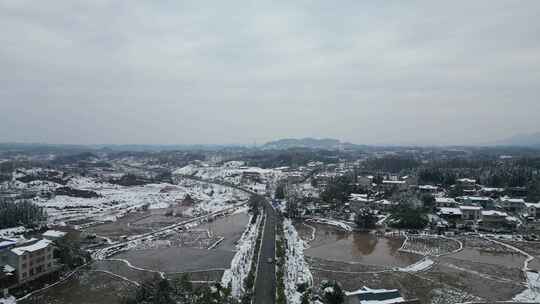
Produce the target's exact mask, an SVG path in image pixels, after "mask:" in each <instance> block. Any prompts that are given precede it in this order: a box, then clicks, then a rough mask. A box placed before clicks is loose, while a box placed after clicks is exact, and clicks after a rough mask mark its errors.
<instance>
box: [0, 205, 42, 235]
mask: <svg viewBox="0 0 540 304" xmlns="http://www.w3.org/2000/svg"><path fill="white" fill-rule="evenodd" d="M46 219H47V213H46V212H45V210H43V208H42V207H39V206H37V205H36V204H34V203H32V202H31V201H29V200H23V201H17V202H15V201H13V200H10V199H1V200H0V229H4V228H12V227H17V226H25V227H28V226H34V225H36V224H39V223H40V222H42V221H45V220H46Z"/></svg>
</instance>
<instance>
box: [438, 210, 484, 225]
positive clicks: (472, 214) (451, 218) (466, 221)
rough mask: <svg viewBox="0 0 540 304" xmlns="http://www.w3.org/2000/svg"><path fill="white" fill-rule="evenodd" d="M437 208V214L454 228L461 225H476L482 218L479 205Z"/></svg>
mask: <svg viewBox="0 0 540 304" xmlns="http://www.w3.org/2000/svg"><path fill="white" fill-rule="evenodd" d="M438 209H439V210H438V212H437V215H438V216H440V217H441V218H443V219H445V220H446V221H448V223H451V224H452V226H454V227H456V228H460V227H462V226H463V225H464V226H476V225H477V224H478V222H479V221H480V220H481V219H482V213H481V211H482V207H480V206H459V207H440V208H438Z"/></svg>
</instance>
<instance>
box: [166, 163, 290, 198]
mask: <svg viewBox="0 0 540 304" xmlns="http://www.w3.org/2000/svg"><path fill="white" fill-rule="evenodd" d="M244 172H251V173H259V174H260V176H261V179H262V181H261V183H251V185H248V186H249V187H252V188H253V189H254V190H255V189H258V190H259V191H264V190H265V189H266V184H267V183H268V184H275V183H276V182H277V181H278V180H279V179H281V178H283V177H284V174H283V172H281V171H279V170H275V169H262V168H258V167H248V166H244V163H243V162H238V161H231V162H227V163H225V164H223V165H221V166H214V165H209V164H205V163H197V164H190V165H187V166H185V167H182V168H180V169H177V170H176V171H174V174H177V175H190V176H194V177H198V178H201V179H205V180H214V179H217V180H220V181H224V182H228V183H231V184H234V185H240V184H241V183H242V175H243V173H244ZM244 182H245V181H244Z"/></svg>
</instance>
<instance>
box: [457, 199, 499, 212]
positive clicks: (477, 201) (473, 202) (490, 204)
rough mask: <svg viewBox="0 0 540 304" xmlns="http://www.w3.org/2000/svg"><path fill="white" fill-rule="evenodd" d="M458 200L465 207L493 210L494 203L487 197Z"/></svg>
mask: <svg viewBox="0 0 540 304" xmlns="http://www.w3.org/2000/svg"><path fill="white" fill-rule="evenodd" d="M456 200H457V201H458V202H460V203H461V204H463V205H478V206H482V208H485V209H493V208H494V201H493V199H491V198H490V197H486V196H460V197H456Z"/></svg>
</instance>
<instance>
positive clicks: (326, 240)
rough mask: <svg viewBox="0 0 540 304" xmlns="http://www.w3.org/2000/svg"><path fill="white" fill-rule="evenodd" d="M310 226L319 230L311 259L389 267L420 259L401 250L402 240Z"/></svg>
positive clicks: (314, 241) (307, 252)
mask: <svg viewBox="0 0 540 304" xmlns="http://www.w3.org/2000/svg"><path fill="white" fill-rule="evenodd" d="M310 226H312V227H314V228H315V229H316V230H315V239H314V240H313V241H312V242H310V246H311V247H310V248H309V249H307V250H306V251H305V254H306V255H307V256H309V257H316V258H320V259H327V260H334V261H343V262H354V263H361V264H366V265H377V266H387V267H403V266H407V265H410V264H413V263H415V262H417V261H419V260H420V259H421V257H420V256H418V255H415V254H409V253H403V252H399V251H398V249H399V248H400V247H401V245H402V243H403V239H390V238H382V237H377V236H375V235H373V234H370V233H367V232H345V231H342V230H339V229H337V228H335V227H332V226H327V225H320V224H310ZM296 227H297V229H298V230H300V231H301V232H300V233H301V235H303V236H305V235H308V233H306V232H307V231H306V229H308V231H311V230H309V229H310V228H309V227H306V226H305V225H303V224H300V225H296ZM309 233H311V232H309Z"/></svg>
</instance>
